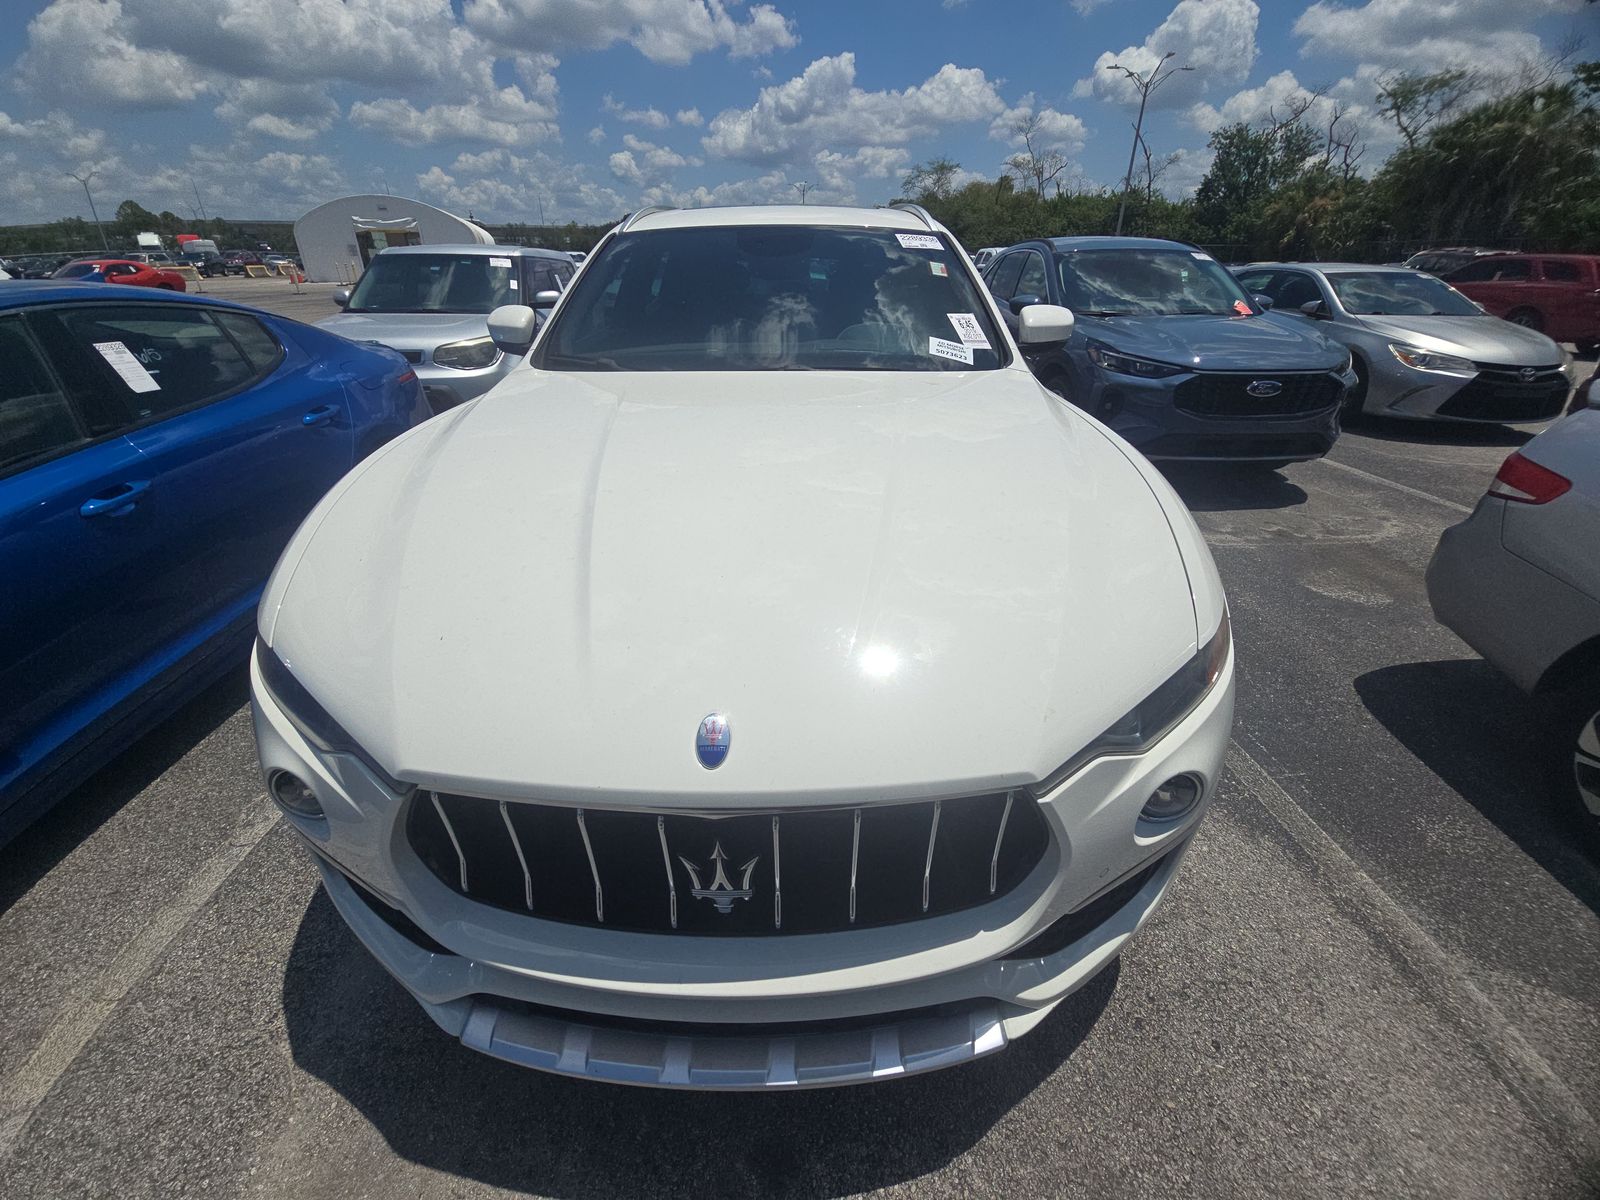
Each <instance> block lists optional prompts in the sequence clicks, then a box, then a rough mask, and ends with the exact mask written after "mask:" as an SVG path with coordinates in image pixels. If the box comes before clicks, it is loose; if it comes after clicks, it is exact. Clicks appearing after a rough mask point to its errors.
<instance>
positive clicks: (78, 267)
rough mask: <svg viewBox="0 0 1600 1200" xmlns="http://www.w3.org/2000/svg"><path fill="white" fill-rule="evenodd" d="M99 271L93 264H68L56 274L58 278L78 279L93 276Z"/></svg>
mask: <svg viewBox="0 0 1600 1200" xmlns="http://www.w3.org/2000/svg"><path fill="white" fill-rule="evenodd" d="M99 269H100V268H99V267H97V266H95V265H94V264H93V263H68V264H67V265H66V266H64V267H62V268H61V269H60V270H59V271H57V272H56V278H57V279H78V278H81V277H82V276H84V275H93V274H94V273H95V272H96V271H98V270H99Z"/></svg>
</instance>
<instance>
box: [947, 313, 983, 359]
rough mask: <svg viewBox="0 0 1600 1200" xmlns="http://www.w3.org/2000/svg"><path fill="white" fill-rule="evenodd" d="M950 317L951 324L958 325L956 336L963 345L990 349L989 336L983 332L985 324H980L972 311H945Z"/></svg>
mask: <svg viewBox="0 0 1600 1200" xmlns="http://www.w3.org/2000/svg"><path fill="white" fill-rule="evenodd" d="M945 316H947V317H949V318H950V324H952V325H954V326H955V327H956V336H957V337H959V338H960V339H961V344H962V345H963V346H976V347H978V348H979V349H980V350H987V349H989V338H988V336H987V335H986V334H985V333H984V332H983V326H982V325H979V324H978V318H977V317H975V316H973V315H972V314H971V313H945Z"/></svg>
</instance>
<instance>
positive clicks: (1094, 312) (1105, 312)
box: [1076, 308, 1133, 317]
mask: <svg viewBox="0 0 1600 1200" xmlns="http://www.w3.org/2000/svg"><path fill="white" fill-rule="evenodd" d="M1076 311H1077V313H1078V315H1079V316H1081V317H1131V316H1133V314H1132V313H1131V312H1118V311H1117V310H1116V309H1111V308H1080V309H1078V310H1076Z"/></svg>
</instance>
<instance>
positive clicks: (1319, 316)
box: [1300, 300, 1328, 321]
mask: <svg viewBox="0 0 1600 1200" xmlns="http://www.w3.org/2000/svg"><path fill="white" fill-rule="evenodd" d="M1300 311H1301V312H1302V313H1303V314H1304V315H1306V316H1308V317H1310V318H1312V320H1315V321H1325V320H1327V319H1328V306H1327V305H1326V304H1324V303H1323V302H1322V301H1321V300H1307V301H1306V302H1305V303H1304V304H1302V305H1301V306H1300Z"/></svg>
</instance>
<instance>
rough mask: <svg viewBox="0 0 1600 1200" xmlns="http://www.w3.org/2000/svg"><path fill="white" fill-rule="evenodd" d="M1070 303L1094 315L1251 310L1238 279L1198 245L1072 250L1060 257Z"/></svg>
mask: <svg viewBox="0 0 1600 1200" xmlns="http://www.w3.org/2000/svg"><path fill="white" fill-rule="evenodd" d="M1059 262H1060V269H1061V288H1062V292H1063V294H1064V297H1065V300H1066V305H1067V307H1068V308H1070V309H1072V311H1073V312H1075V313H1082V314H1083V315H1084V316H1089V317H1096V316H1099V317H1172V316H1229V317H1238V316H1250V315H1251V314H1253V313H1254V311H1255V310H1254V309H1253V308H1252V307H1251V305H1250V300H1249V297H1247V296H1246V295H1245V294H1244V290H1243V289H1242V288H1240V286H1239V282H1238V280H1236V279H1234V277H1233V276H1232V275H1230V274H1228V272H1227V271H1225V270H1223V268H1222V266H1221V264H1220V263H1218V262H1217V260H1216V259H1214V258H1212V257H1211V256H1210V255H1209V254H1202V253H1201V252H1200V251H1198V250H1177V249H1173V250H1140V249H1119V250H1073V251H1069V252H1067V253H1066V254H1063V255H1062V256H1061V257H1060V259H1059Z"/></svg>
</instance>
